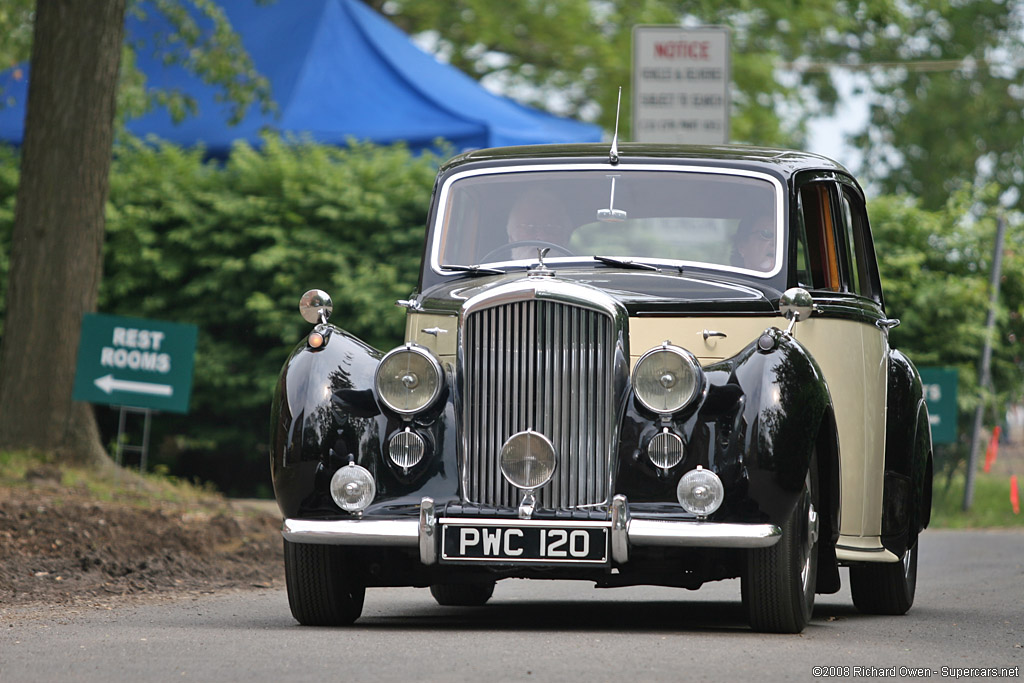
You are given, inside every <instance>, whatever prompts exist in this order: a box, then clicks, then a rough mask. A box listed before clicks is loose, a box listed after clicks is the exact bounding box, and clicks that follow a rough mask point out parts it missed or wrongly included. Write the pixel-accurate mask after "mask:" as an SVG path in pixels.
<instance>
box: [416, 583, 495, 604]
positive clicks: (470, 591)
mask: <svg viewBox="0 0 1024 683" xmlns="http://www.w3.org/2000/svg"><path fill="white" fill-rule="evenodd" d="M430 594H431V595H433V596H434V600H436V601H437V604H439V605H443V606H445V607H480V606H482V605H486V604H487V601H488V600H490V599H491V596H492V595H494V581H488V582H485V583H435V584H433V585H432V586H431V587H430Z"/></svg>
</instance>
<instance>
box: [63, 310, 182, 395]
mask: <svg viewBox="0 0 1024 683" xmlns="http://www.w3.org/2000/svg"><path fill="white" fill-rule="evenodd" d="M197 333H198V329H197V328H196V326H195V325H181V324H178V323H169V322H163V321H160V320H144V319H142V318H125V317H121V316H116V315H102V314H99V313H87V314H86V315H85V317H84V318H83V319H82V339H81V341H80V342H79V345H78V364H77V367H76V370H75V388H74V393H73V394H72V398H74V400H76V401H88V402H89V403H105V404H110V405H116V406H130V407H133V408H149V409H152V410H166V411H170V412H175V413H187V412H188V402H189V397H190V395H191V393H192V365H193V362H194V358H195V353H196V336H197Z"/></svg>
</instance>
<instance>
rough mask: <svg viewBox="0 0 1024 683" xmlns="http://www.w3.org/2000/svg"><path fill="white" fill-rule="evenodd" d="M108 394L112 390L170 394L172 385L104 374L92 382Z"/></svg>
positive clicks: (172, 389) (155, 394) (153, 394)
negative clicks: (115, 377)
mask: <svg viewBox="0 0 1024 683" xmlns="http://www.w3.org/2000/svg"><path fill="white" fill-rule="evenodd" d="M93 384H95V385H96V386H98V387H99V388H100V389H102V390H103V392H104V393H106V394H109V393H110V392H112V391H127V392H130V393H133V394H150V395H152V396H170V395H171V394H173V393H174V387H172V386H171V385H169V384H152V383H150V382H132V381H131V380H127V379H114V376H113V375H104V376H103V377H100V378H99V379H97V380H95V381H94V382H93Z"/></svg>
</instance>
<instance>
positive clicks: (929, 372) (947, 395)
mask: <svg viewBox="0 0 1024 683" xmlns="http://www.w3.org/2000/svg"><path fill="white" fill-rule="evenodd" d="M919 370H920V372H921V382H922V383H923V384H924V400H925V403H927V404H928V419H929V421H930V422H931V423H932V443H953V442H955V441H956V417H957V407H956V390H957V384H958V383H959V379H960V377H959V374H958V373H957V369H956V368H919Z"/></svg>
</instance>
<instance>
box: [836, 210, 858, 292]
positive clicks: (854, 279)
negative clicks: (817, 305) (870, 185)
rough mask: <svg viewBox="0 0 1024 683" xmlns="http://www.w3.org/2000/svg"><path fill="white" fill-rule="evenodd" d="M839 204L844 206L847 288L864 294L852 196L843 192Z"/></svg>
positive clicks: (844, 253) (844, 251)
mask: <svg viewBox="0 0 1024 683" xmlns="http://www.w3.org/2000/svg"><path fill="white" fill-rule="evenodd" d="M839 205H840V207H842V212H843V215H842V219H843V231H842V232H843V256H845V258H846V263H847V271H848V272H847V277H846V280H847V283H846V285H847V289H848V291H851V292H853V293H854V294H863V291H861V281H862V280H863V278H862V277H861V273H860V267H859V265H860V264H859V262H858V259H857V250H856V249H854V236H853V211H852V210H851V209H850V198H849V197H848V196H847V195H846V192H843V193H842V195H840V197H839Z"/></svg>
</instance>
